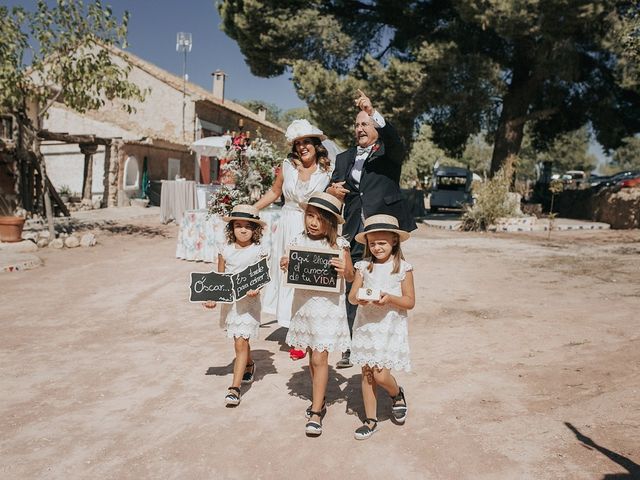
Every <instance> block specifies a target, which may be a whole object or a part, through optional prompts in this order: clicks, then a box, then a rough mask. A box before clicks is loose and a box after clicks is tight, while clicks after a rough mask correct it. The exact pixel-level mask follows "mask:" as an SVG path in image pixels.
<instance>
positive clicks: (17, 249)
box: [0, 240, 38, 253]
mask: <svg viewBox="0 0 640 480" xmlns="http://www.w3.org/2000/svg"><path fill="white" fill-rule="evenodd" d="M0 251H2V252H11V253H29V252H36V251H38V247H37V246H36V244H35V243H34V242H32V241H31V240H22V241H20V242H0Z"/></svg>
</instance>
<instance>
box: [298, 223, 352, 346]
mask: <svg viewBox="0 0 640 480" xmlns="http://www.w3.org/2000/svg"><path fill="white" fill-rule="evenodd" d="M337 243H338V247H339V248H342V249H345V250H346V251H347V252H348V251H349V242H348V241H347V240H345V239H344V238H338V241H337ZM290 245H292V246H300V247H315V248H330V247H329V244H328V243H327V241H326V240H312V239H310V238H309V237H307V236H306V235H305V234H304V233H303V234H300V235H298V236H296V237H295V238H294V239H293V240H292V242H291V243H290ZM292 290H294V294H293V307H292V308H293V309H292V311H293V315H292V317H291V324H290V325H289V332H288V333H287V343H288V344H289V345H291V346H292V347H296V348H300V349H302V350H304V349H306V348H307V347H309V348H311V349H312V350H317V351H319V352H322V351H325V350H326V351H328V352H333V351H340V352H345V351H346V350H348V349H349V345H350V344H351V339H350V335H349V324H348V323H347V310H346V308H345V296H344V280H343V281H342V288H341V290H340V292H339V293H331V292H321V291H316V290H303V289H299V288H294V289H292Z"/></svg>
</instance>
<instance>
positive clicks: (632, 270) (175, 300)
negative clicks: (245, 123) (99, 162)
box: [0, 224, 640, 479]
mask: <svg viewBox="0 0 640 480" xmlns="http://www.w3.org/2000/svg"><path fill="white" fill-rule="evenodd" d="M149 226H150V227H153V229H152V230H151V231H148V230H145V228H138V229H136V231H135V232H134V233H133V234H126V233H125V232H126V231H127V230H126V229H125V230H120V233H109V234H107V233H102V234H101V235H100V236H99V240H100V242H101V243H100V245H98V246H97V247H94V248H91V249H76V250H74V251H67V250H64V251H46V252H45V253H44V254H43V255H42V256H43V258H44V260H45V267H43V268H39V269H36V270H31V271H26V272H19V273H13V274H4V275H2V276H0V291H2V299H3V305H2V307H0V322H1V325H2V336H1V338H0V360H1V361H0V381H1V388H2V392H3V393H2V396H1V401H0V408H1V410H0V413H1V415H0V455H1V458H2V461H1V462H0V477H1V478H6V479H32V478H100V479H129V478H131V479H140V478H182V479H191V478H202V479H204V478H265V479H270V478H289V477H291V478H311V479H315V478H359V479H362V478H383V479H390V478H442V479H458V478H474V479H485V478H486V479H494V478H497V479H503V478H504V479H514V478H518V479H523V478H535V479H548V478H562V479H574V478H575V479H600V478H612V477H607V475H613V474H621V475H622V476H621V477H616V478H640V467H639V466H638V464H639V463H640V402H639V400H638V398H640V232H638V231H634V232H615V231H611V232H598V233H594V234H591V233H583V232H580V233H570V232H566V233H561V232H557V233H554V235H553V238H552V241H551V242H549V241H547V240H546V236H545V235H540V236H535V235H529V236H524V235H512V236H509V235H501V236H496V235H479V234H463V233H455V232H446V231H438V230H431V229H427V228H426V227H421V229H420V231H419V233H418V234H417V235H415V236H414V238H413V239H412V240H411V241H410V242H408V243H407V244H406V251H405V253H406V256H407V259H408V260H409V261H410V262H411V263H412V264H413V265H414V266H415V268H416V286H417V295H418V305H417V308H416V309H415V310H414V312H413V315H412V323H411V335H412V337H411V347H412V359H413V365H414V370H413V372H412V373H410V374H400V375H398V378H399V380H400V382H401V383H402V384H403V385H404V386H405V389H406V392H407V397H408V402H409V407H410V412H409V418H408V420H407V423H406V424H405V425H404V426H402V427H399V426H396V425H394V424H392V423H391V422H390V421H389V419H388V417H389V416H388V409H389V405H390V403H389V400H388V399H387V398H384V395H382V394H381V395H380V406H379V418H380V419H381V421H382V422H381V431H380V432H379V433H377V434H376V435H375V436H373V437H372V438H371V439H370V440H368V441H365V442H357V441H355V440H354V439H353V430H354V429H355V428H356V427H357V426H358V425H359V421H358V417H357V414H360V413H361V412H362V402H361V400H360V396H359V382H360V374H359V370H358V369H356V368H351V369H347V370H338V371H336V370H333V369H331V371H330V377H331V378H330V385H329V392H328V403H329V407H328V414H327V416H326V419H325V422H324V426H325V433H324V434H323V435H322V436H321V437H320V438H318V439H308V438H306V437H305V436H304V432H303V428H304V422H305V420H304V416H303V412H304V409H305V408H306V407H307V405H308V403H309V385H308V382H307V378H308V372H307V368H306V367H305V366H304V364H303V363H301V362H297V363H294V362H292V361H290V360H289V358H288V356H287V354H286V348H285V347H284V346H283V345H282V341H283V339H284V335H285V332H284V331H283V330H282V329H278V328H277V326H276V325H274V324H273V323H267V324H266V325H264V326H263V328H262V331H261V335H262V336H261V338H260V340H258V341H256V342H255V343H254V344H253V350H254V357H255V359H256V360H257V376H256V381H255V382H254V384H253V385H252V386H251V387H250V389H248V391H246V392H245V393H244V397H243V401H242V404H241V405H240V406H239V407H238V408H236V409H227V408H225V407H224V406H223V401H222V398H223V396H224V391H225V387H227V386H228V385H229V382H230V372H231V360H232V345H231V344H230V343H229V341H227V340H226V339H225V338H223V335H222V334H221V332H220V331H219V329H218V327H217V323H218V320H217V316H216V315H217V314H214V315H212V314H210V313H207V312H204V311H203V309H202V308H200V307H199V306H196V305H190V304H189V303H188V302H187V301H186V296H187V282H188V273H189V272H191V271H206V270H207V266H206V265H204V264H196V263H189V262H184V261H181V260H176V259H174V258H173V257H174V253H175V234H176V232H175V230H176V229H175V227H157V225H156V224H153V225H152V224H150V225H149ZM145 231H147V232H148V233H151V235H147V236H145V235H143V234H142V233H144V232H145ZM163 232H164V233H166V234H167V235H168V236H166V237H164V236H162V235H158V234H159V233H163ZM266 320H267V322H268V321H269V320H270V318H267V319H266ZM337 359H338V355H336V354H334V355H333V356H332V357H331V362H332V364H333V363H335V361H336V360H337ZM585 447H587V448H585ZM634 476H635V477H634Z"/></svg>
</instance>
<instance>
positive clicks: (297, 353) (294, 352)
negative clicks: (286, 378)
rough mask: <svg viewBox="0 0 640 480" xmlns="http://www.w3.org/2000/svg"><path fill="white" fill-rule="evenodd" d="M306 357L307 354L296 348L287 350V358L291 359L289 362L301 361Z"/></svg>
mask: <svg viewBox="0 0 640 480" xmlns="http://www.w3.org/2000/svg"><path fill="white" fill-rule="evenodd" d="M306 356H307V352H305V351H304V350H298V349H296V348H292V349H291V350H289V357H290V358H291V360H302V359H303V358H304V357H306Z"/></svg>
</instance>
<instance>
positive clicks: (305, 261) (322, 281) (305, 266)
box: [285, 247, 341, 293]
mask: <svg viewBox="0 0 640 480" xmlns="http://www.w3.org/2000/svg"><path fill="white" fill-rule="evenodd" d="M340 255H341V252H340V251H338V250H328V249H314V248H305V247H289V248H287V257H288V258H289V267H288V268H287V278H286V280H285V285H287V286H288V287H292V288H302V289H306V290H320V291H322V292H336V293H338V292H339V291H340V278H339V277H338V272H337V271H336V269H335V268H333V267H332V266H331V264H330V263H329V260H331V259H332V258H337V257H340Z"/></svg>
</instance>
